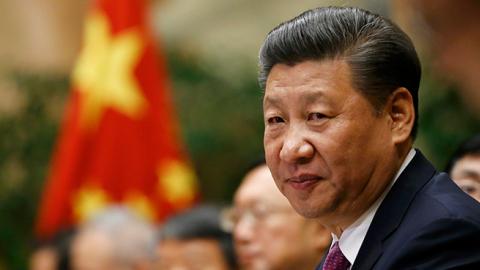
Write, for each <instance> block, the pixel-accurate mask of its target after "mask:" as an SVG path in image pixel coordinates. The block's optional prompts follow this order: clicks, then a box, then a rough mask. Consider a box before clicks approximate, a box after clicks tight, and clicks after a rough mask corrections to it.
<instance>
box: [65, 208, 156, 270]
mask: <svg viewBox="0 0 480 270" xmlns="http://www.w3.org/2000/svg"><path fill="white" fill-rule="evenodd" d="M71 252H72V253H71V260H72V269H73V270H107V269H112V270H113V269H122V270H151V269H154V268H153V263H154V261H155V230H154V228H153V226H151V224H149V223H148V222H146V220H144V219H142V218H140V216H137V215H135V214H133V213H132V212H130V211H129V210H128V209H127V208H124V207H120V206H114V207H110V208H107V209H106V210H104V211H103V212H101V213H100V214H98V215H97V216H94V218H93V219H92V220H90V221H88V222H87V223H86V224H84V225H83V226H81V227H80V230H79V232H78V234H77V235H76V236H75V237H74V238H73V242H72V247H71Z"/></svg>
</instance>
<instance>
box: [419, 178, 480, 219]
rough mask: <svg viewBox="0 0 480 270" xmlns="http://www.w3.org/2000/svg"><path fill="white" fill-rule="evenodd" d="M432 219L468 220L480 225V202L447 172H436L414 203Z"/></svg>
mask: <svg viewBox="0 0 480 270" xmlns="http://www.w3.org/2000/svg"><path fill="white" fill-rule="evenodd" d="M412 207H413V209H412V210H413V211H414V212H415V209H417V210H420V211H421V212H423V215H425V216H426V217H432V218H433V219H432V220H436V219H440V220H443V219H445V218H446V219H447V220H462V219H465V220H468V221H470V222H471V223H472V224H476V225H477V226H480V203H478V202H477V201H476V200H475V199H473V198H472V197H470V196H469V195H468V194H466V193H465V192H463V191H462V190H461V189H460V188H459V187H458V186H457V185H456V184H455V183H454V182H453V181H452V180H451V179H450V178H449V176H448V175H447V174H446V173H439V174H436V175H435V176H434V177H432V179H431V180H430V181H429V182H428V183H427V184H426V185H425V186H424V187H423V188H422V189H421V190H420V192H419V193H418V195H417V196H416V198H415V200H414V201H413V203H412Z"/></svg>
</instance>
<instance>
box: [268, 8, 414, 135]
mask: <svg viewBox="0 0 480 270" xmlns="http://www.w3.org/2000/svg"><path fill="white" fill-rule="evenodd" d="M333 59H344V60H345V61H346V62H347V63H348V65H349V67H350V69H351V71H352V81H353V86H354V87H355V88H356V89H358V90H359V91H360V93H362V94H363V95H364V96H365V97H366V98H367V99H368V100H369V102H370V103H371V104H372V106H373V107H374V108H375V109H376V110H377V111H380V109H381V108H383V106H384V105H385V102H386V101H387V99H388V97H389V96H390V94H391V93H392V92H393V91H394V90H395V89H397V88H398V87H405V88H406V89H408V91H409V92H410V94H411V95H412V97H413V102H414V108H415V121H414V124H413V129H412V132H411V135H412V137H413V138H414V137H415V135H416V132H417V126H418V87H419V84H420V77H421V67H420V61H419V59H418V55H417V52H416V51H415V48H414V46H413V43H412V41H411V40H410V38H409V37H408V36H407V35H406V34H405V33H404V32H403V31H402V30H401V29H400V28H399V27H398V26H396V25H395V24H394V23H392V22H391V21H390V20H388V19H386V18H383V17H381V16H380V15H377V14H374V13H371V12H369V11H367V10H363V9H360V8H355V7H321V8H316V9H311V10H308V11H306V12H304V13H302V14H300V15H299V16H297V17H295V18H293V19H291V20H289V21H286V22H284V23H281V24H280V25H279V26H277V27H275V28H274V29H273V30H272V31H271V32H270V33H269V34H268V35H267V37H266V39H265V42H264V44H263V46H262V47H261V49H260V55H259V68H260V71H259V83H260V87H261V88H262V89H263V90H265V85H266V81H267V77H268V75H269V73H270V71H271V69H272V68H273V66H275V65H276V64H287V65H291V66H293V65H295V64H298V63H300V62H303V61H308V60H333Z"/></svg>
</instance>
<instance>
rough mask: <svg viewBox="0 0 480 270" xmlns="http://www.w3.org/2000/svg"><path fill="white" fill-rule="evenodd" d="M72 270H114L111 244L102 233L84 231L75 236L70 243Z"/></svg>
mask: <svg viewBox="0 0 480 270" xmlns="http://www.w3.org/2000/svg"><path fill="white" fill-rule="evenodd" d="M71 252H72V254H71V255H72V256H71V257H72V269H73V270H103V269H115V268H116V266H115V264H114V260H113V258H114V254H113V243H112V241H111V240H110V239H109V238H108V236H106V235H105V234H103V233H100V232H96V231H86V232H82V233H80V234H79V235H78V236H76V237H75V238H74V240H73V243H72V251H71Z"/></svg>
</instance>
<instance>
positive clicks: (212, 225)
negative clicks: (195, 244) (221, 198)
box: [159, 205, 237, 269]
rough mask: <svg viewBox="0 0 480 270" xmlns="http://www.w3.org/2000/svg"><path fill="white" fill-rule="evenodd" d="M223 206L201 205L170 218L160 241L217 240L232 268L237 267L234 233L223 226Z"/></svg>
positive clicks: (161, 232)
mask: <svg viewBox="0 0 480 270" xmlns="http://www.w3.org/2000/svg"><path fill="white" fill-rule="evenodd" d="M221 212H222V207H220V206H215V205H200V206H197V207H194V208H191V209H189V210H187V211H185V212H182V213H179V214H177V215H175V216H173V217H171V218H169V219H168V220H167V221H166V223H165V224H164V225H163V226H162V228H161V230H160V234H159V236H160V237H159V238H160V241H162V240H168V239H175V240H190V239H213V240H217V241H218V243H219V245H220V247H221V249H222V252H223V254H224V257H225V258H226V261H227V263H228V264H229V266H230V268H231V269H235V268H236V266H237V261H236V258H235V253H234V248H233V239H232V234H231V233H229V232H226V231H225V230H223V229H222V227H221V222H220V217H221Z"/></svg>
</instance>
